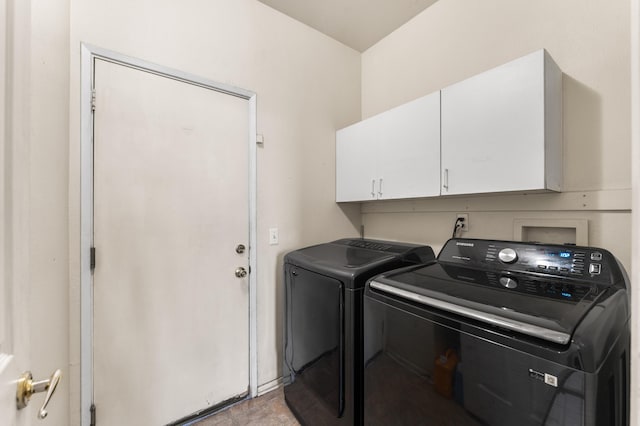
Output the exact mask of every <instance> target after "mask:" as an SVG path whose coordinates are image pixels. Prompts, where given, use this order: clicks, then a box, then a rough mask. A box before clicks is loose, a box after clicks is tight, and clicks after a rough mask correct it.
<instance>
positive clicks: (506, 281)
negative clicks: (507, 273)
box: [500, 277, 518, 288]
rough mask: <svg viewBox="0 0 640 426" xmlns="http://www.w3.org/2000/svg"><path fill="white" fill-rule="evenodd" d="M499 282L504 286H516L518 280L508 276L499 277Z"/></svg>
mask: <svg viewBox="0 0 640 426" xmlns="http://www.w3.org/2000/svg"><path fill="white" fill-rule="evenodd" d="M500 284H501V285H502V286H504V287H506V288H516V287H518V281H516V280H515V279H513V278H509V277H500Z"/></svg>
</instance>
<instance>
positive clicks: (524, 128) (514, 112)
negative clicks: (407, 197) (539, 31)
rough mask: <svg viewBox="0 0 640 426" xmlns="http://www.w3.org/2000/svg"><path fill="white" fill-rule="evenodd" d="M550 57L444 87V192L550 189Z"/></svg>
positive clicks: (513, 64)
mask: <svg viewBox="0 0 640 426" xmlns="http://www.w3.org/2000/svg"><path fill="white" fill-rule="evenodd" d="M544 56H545V52H544V51H543V50H540V51H537V52H534V53H533V54H530V55H527V56H524V57H522V58H520V59H517V60H515V61H512V62H509V63H507V64H505V65H502V66H499V67H497V68H494V69H492V70H489V71H487V72H484V73H482V74H478V75H476V76H474V77H471V78H469V79H467V80H464V81H462V82H460V83H457V84H454V85H452V86H449V87H447V88H445V89H443V90H442V173H443V176H442V195H447V194H471V193H483V192H498V191H523V190H536V189H544V188H545V76H544V68H545V66H544Z"/></svg>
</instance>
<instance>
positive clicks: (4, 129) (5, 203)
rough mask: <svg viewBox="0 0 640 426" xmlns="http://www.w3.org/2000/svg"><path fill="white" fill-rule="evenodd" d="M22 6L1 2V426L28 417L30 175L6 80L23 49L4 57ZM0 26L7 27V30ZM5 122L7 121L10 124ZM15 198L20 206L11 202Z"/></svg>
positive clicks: (17, 37) (16, 41)
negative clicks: (20, 395) (20, 383)
mask: <svg viewBox="0 0 640 426" xmlns="http://www.w3.org/2000/svg"><path fill="white" fill-rule="evenodd" d="M22 6H23V5H22V4H21V3H18V4H17V5H16V7H15V8H14V10H13V15H11V11H10V10H8V7H7V1H6V0H0V27H1V28H2V29H3V30H2V31H0V58H2V60H0V425H6V426H22V425H26V424H27V422H28V421H29V420H30V419H29V417H28V416H29V414H32V412H28V410H22V412H20V413H18V410H17V407H16V380H17V379H18V377H19V376H20V373H21V372H22V370H23V369H25V368H28V365H27V363H28V360H27V354H28V349H29V348H28V336H27V333H28V331H29V330H28V325H27V323H26V322H23V321H24V320H25V319H26V315H24V313H25V312H26V310H27V306H26V295H27V294H28V285H29V282H28V280H26V279H24V278H25V275H24V272H25V270H26V268H25V267H24V264H25V262H26V261H27V260H28V258H27V256H26V254H25V253H26V252H27V250H26V247H25V242H26V241H28V234H26V232H25V230H26V223H25V221H24V217H25V216H28V210H27V206H26V205H25V204H24V197H16V195H17V194H16V191H17V190H21V189H24V186H25V184H26V182H27V179H26V177H27V176H28V173H29V172H28V166H27V164H28V163H26V162H23V161H22V160H23V158H24V157H22V156H21V153H22V152H23V151H22V150H21V149H16V148H17V147H18V146H20V145H18V141H17V138H16V137H15V136H16V134H17V133H18V132H16V128H18V129H20V124H18V122H17V120H18V117H16V114H14V111H15V109H16V107H17V106H22V105H21V104H20V103H21V102H24V98H22V97H19V96H16V95H21V94H23V93H22V92H24V87H19V86H18V85H17V84H16V83H15V81H14V80H12V79H11V78H10V77H9V76H10V74H12V71H13V73H14V75H15V72H16V71H23V70H24V69H23V68H20V67H21V65H22V64H21V58H24V56H21V55H22V54H23V52H22V51H20V52H18V53H14V55H13V57H10V56H9V55H8V54H7V53H8V52H9V51H10V50H13V51H14V52H15V51H16V46H20V43H22V42H23V40H24V38H25V37H24V31H25V29H24V26H20V25H17V28H18V29H16V25H15V23H16V22H19V23H21V24H23V23H24V21H23V20H20V18H19V17H20V16H23V15H24V9H23V8H22ZM16 9H17V10H16ZM27 16H28V15H27ZM17 17H18V18H17ZM5 28H12V31H7V30H5ZM27 28H28V26H27ZM14 79H15V78H14ZM7 88H11V90H12V91H13V93H14V96H13V98H9V97H8V93H7V90H6V89H7ZM8 121H11V122H12V123H11V126H9V123H8ZM9 129H11V130H9ZM20 142H22V145H21V146H23V147H24V146H25V145H28V144H27V141H25V140H24V139H23V138H21V139H20ZM15 198H20V200H21V201H22V202H15V201H14V199H15ZM16 214H17V215H18V216H16ZM38 402H39V401H38ZM38 402H35V403H34V404H33V405H36V404H37V403H38ZM25 411H27V413H25Z"/></svg>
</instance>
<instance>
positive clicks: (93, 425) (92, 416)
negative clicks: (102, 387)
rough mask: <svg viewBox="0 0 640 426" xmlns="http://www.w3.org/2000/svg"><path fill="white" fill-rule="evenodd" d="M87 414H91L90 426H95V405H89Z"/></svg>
mask: <svg viewBox="0 0 640 426" xmlns="http://www.w3.org/2000/svg"><path fill="white" fill-rule="evenodd" d="M89 412H90V413H91V425H90V426H96V404H91V408H89Z"/></svg>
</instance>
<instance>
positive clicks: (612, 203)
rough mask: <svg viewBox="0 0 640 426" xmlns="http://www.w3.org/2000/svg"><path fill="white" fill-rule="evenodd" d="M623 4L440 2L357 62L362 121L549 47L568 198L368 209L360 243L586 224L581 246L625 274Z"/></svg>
mask: <svg viewBox="0 0 640 426" xmlns="http://www.w3.org/2000/svg"><path fill="white" fill-rule="evenodd" d="M629 12H630V5H629V2H626V1H616V2H610V1H607V0H595V1H590V2H586V3H585V2H583V1H579V0H566V1H562V2H557V1H552V0H543V1H536V2H514V1H511V0H488V1H482V2H477V1H470V0H447V1H439V2H436V3H435V4H434V5H432V6H431V7H429V8H428V9H426V10H425V11H424V12H422V13H421V14H420V15H418V16H417V17H415V18H414V19H413V20H411V21H410V22H408V23H407V24H405V25H404V26H402V27H401V28H399V29H398V30H396V31H395V32H394V33H392V34H391V35H389V36H388V37H386V38H385V39H383V40H382V41H380V42H379V43H378V44H376V45H375V46H373V47H371V48H370V49H369V50H367V51H366V52H364V54H363V56H362V111H363V117H368V116H371V115H373V114H376V113H379V112H381V111H384V110H386V109H389V108H391V107H394V106H396V105H398V104H401V103H404V102H407V101H409V100H412V99H415V98H417V97H419V96H422V95H425V94H427V93H430V92H433V91H435V90H438V89H440V88H443V87H446V86H447V85H449V84H452V83H455V82H457V81H460V80H462V79H465V78H467V77H470V76H472V75H474V74H477V73H480V72H482V71H485V70H487V69H490V68H493V67H495V66H497V65H500V64H503V63H505V62H508V61H510V60H512V59H515V58H518V57H520V56H523V55H525V54H528V53H530V52H532V51H534V50H537V49H540V48H545V49H547V51H548V52H549V53H550V54H551V56H552V57H553V58H554V60H555V61H556V63H557V64H558V65H559V66H560V69H561V70H562V71H563V72H564V76H563V86H564V87H563V102H564V106H563V108H564V110H563V115H564V130H563V132H564V181H565V184H564V191H565V192H564V193H562V194H548V195H542V196H535V197H532V196H523V195H504V196H496V197H492V198H490V200H491V203H488V202H487V200H488V199H487V198H486V197H455V198H447V199H445V200H419V201H415V202H397V203H367V204H364V205H363V208H362V211H363V223H364V225H365V233H366V234H367V235H369V236H371V237H377V238H391V239H405V240H406V239H408V240H412V241H417V242H426V243H429V244H432V245H433V246H434V247H435V248H439V247H441V246H442V244H443V243H444V242H445V240H446V239H447V238H448V237H450V236H451V228H452V227H453V222H454V221H455V213H456V212H464V211H467V212H469V214H470V217H469V219H470V225H471V226H470V230H469V232H468V233H466V234H465V236H468V237H477V238H502V239H511V238H512V237H513V230H512V228H513V220H514V219H517V218H538V217H545V218H558V219H575V218H586V219H588V220H589V244H590V245H596V246H602V247H604V248H607V249H609V250H611V251H612V252H613V253H614V254H615V255H616V256H618V257H619V258H620V259H621V260H622V262H623V263H624V264H625V266H626V267H627V268H630V266H631V265H630V249H631V241H630V223H631V221H630V209H631V197H630V188H631V180H630V173H631V167H630V161H629V154H630V95H629V93H630V71H629V67H630V23H629ZM533 200H535V202H534V201H533Z"/></svg>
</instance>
